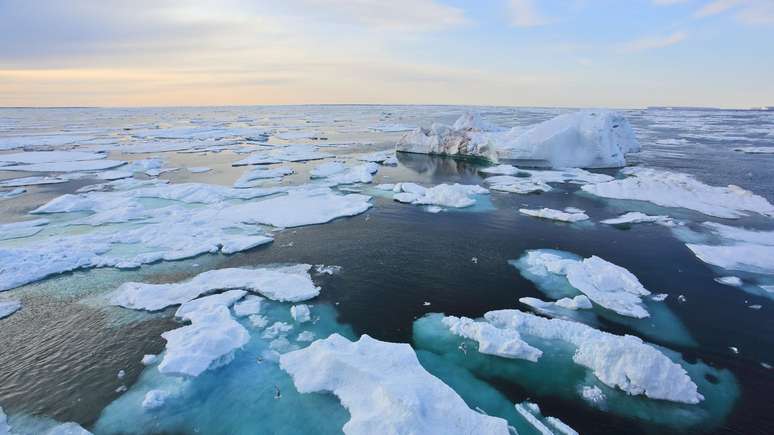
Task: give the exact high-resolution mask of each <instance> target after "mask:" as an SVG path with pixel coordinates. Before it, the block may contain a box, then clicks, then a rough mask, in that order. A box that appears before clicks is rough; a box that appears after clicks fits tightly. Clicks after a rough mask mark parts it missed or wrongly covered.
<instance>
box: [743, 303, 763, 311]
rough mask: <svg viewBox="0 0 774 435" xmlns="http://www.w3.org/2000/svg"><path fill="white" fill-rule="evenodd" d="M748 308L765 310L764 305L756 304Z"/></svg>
mask: <svg viewBox="0 0 774 435" xmlns="http://www.w3.org/2000/svg"><path fill="white" fill-rule="evenodd" d="M747 308H750V309H752V310H760V309H761V308H763V305H759V304H755V305H749V306H748V307H747Z"/></svg>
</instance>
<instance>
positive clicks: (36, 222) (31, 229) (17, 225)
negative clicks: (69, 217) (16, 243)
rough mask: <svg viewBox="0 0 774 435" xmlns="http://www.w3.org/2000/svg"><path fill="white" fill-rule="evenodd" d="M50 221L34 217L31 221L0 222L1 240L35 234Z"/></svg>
mask: <svg viewBox="0 0 774 435" xmlns="http://www.w3.org/2000/svg"><path fill="white" fill-rule="evenodd" d="M48 222H49V220H48V219H33V220H29V221H21V222H13V223H8V224H0V240H8V239H18V238H22V237H29V236H33V235H35V234H37V233H39V232H41V231H42V230H43V228H44V226H45V225H46V224H48Z"/></svg>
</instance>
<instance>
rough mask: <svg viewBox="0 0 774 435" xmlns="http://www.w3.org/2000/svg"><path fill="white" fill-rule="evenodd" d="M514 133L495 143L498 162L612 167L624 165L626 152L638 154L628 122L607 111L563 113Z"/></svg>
mask: <svg viewBox="0 0 774 435" xmlns="http://www.w3.org/2000/svg"><path fill="white" fill-rule="evenodd" d="M517 133H518V132H517V131H515V130H513V131H511V132H510V133H508V134H506V136H505V137H504V138H503V139H504V140H501V141H499V142H498V143H497V154H498V156H499V157H500V158H501V159H516V160H532V161H534V160H538V161H541V162H545V163H548V165H549V166H551V167H554V168H569V167H578V168H616V167H621V166H625V165H626V154H627V153H635V152H639V151H640V144H639V142H638V141H637V138H636V137H635V135H634V130H633V129H632V127H631V125H629V121H627V120H626V118H625V117H624V116H623V115H622V114H620V113H618V112H613V111H609V110H581V111H579V112H574V113H567V114H564V115H559V116H557V117H556V118H553V119H550V120H548V121H545V122H542V123H540V124H538V125H535V126H534V127H531V128H530V129H528V130H527V131H525V132H523V133H520V134H518V135H516V134H517ZM513 136H515V137H513ZM511 137H513V138H511Z"/></svg>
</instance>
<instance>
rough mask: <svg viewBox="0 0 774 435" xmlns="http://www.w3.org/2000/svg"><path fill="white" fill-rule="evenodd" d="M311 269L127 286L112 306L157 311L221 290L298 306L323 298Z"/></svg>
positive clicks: (211, 274)
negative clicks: (297, 303)
mask: <svg viewBox="0 0 774 435" xmlns="http://www.w3.org/2000/svg"><path fill="white" fill-rule="evenodd" d="M311 267H312V266H311V265H308V264H298V265H294V266H286V267H277V268H262V269H238V268H227V269H215V270H209V271H207V272H202V273H200V274H199V275H196V276H195V277H194V278H192V279H191V280H189V281H185V282H181V283H171V284H146V283H138V282H127V283H124V284H122V285H121V287H119V288H118V289H117V290H116V291H115V292H114V293H113V294H112V295H111V297H110V303H111V304H113V305H120V306H122V307H125V308H131V309H139V310H148V311H156V310H161V309H164V308H166V307H168V306H170V305H178V304H182V303H186V302H188V301H191V300H193V299H195V298H197V297H199V296H200V295H203V294H207V293H212V292H214V291H217V290H228V289H244V290H249V291H251V292H256V293H260V294H261V295H263V296H265V297H267V298H269V299H272V300H276V301H288V302H298V301H304V300H307V299H311V298H314V297H316V296H317V295H318V294H320V287H317V286H315V285H314V282H312V278H311V277H310V276H309V269H310V268H311Z"/></svg>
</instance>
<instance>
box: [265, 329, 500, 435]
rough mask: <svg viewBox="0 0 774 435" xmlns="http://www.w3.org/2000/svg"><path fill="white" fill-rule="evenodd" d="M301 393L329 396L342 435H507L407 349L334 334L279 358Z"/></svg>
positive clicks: (496, 420)
mask: <svg viewBox="0 0 774 435" xmlns="http://www.w3.org/2000/svg"><path fill="white" fill-rule="evenodd" d="M280 366H281V367H282V369H283V370H285V371H286V372H288V373H289V374H290V375H291V376H292V377H293V383H294V384H295V386H296V389H298V391H299V392H301V393H312V392H331V393H333V394H335V395H336V396H338V398H339V400H340V401H341V404H342V405H343V406H344V407H345V408H347V410H349V413H350V415H351V419H350V420H349V421H348V422H347V423H346V424H345V425H344V428H343V430H344V433H346V434H375V433H385V434H387V433H390V434H398V433H407V434H408V433H412V434H421V433H443V434H469V433H486V434H498V433H499V434H508V433H509V431H508V423H507V422H506V421H505V420H503V419H501V418H497V417H490V416H487V415H483V414H480V413H478V412H476V411H474V410H472V409H470V408H469V407H468V405H467V404H466V403H465V402H464V401H463V400H462V398H461V397H460V396H458V395H457V393H455V392H454V390H452V389H451V388H449V387H448V386H447V385H446V384H444V383H443V382H441V381H440V380H439V379H438V378H436V377H434V376H433V375H431V374H429V373H428V372H427V371H425V369H424V368H423V367H422V366H421V365H420V364H419V361H418V360H417V357H416V354H415V353H414V350H413V349H412V348H411V346H409V345H408V344H399V343H386V342H382V341H378V340H374V339H373V338H371V337H369V336H367V335H363V336H362V337H360V339H359V340H358V341H355V342H351V341H349V340H347V339H346V338H344V337H342V336H340V335H338V334H334V335H331V336H330V337H328V338H327V339H325V340H318V341H316V342H314V343H312V345H310V346H309V347H307V348H305V349H301V350H297V351H295V352H290V353H287V354H284V355H282V357H281V358H280Z"/></svg>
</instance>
